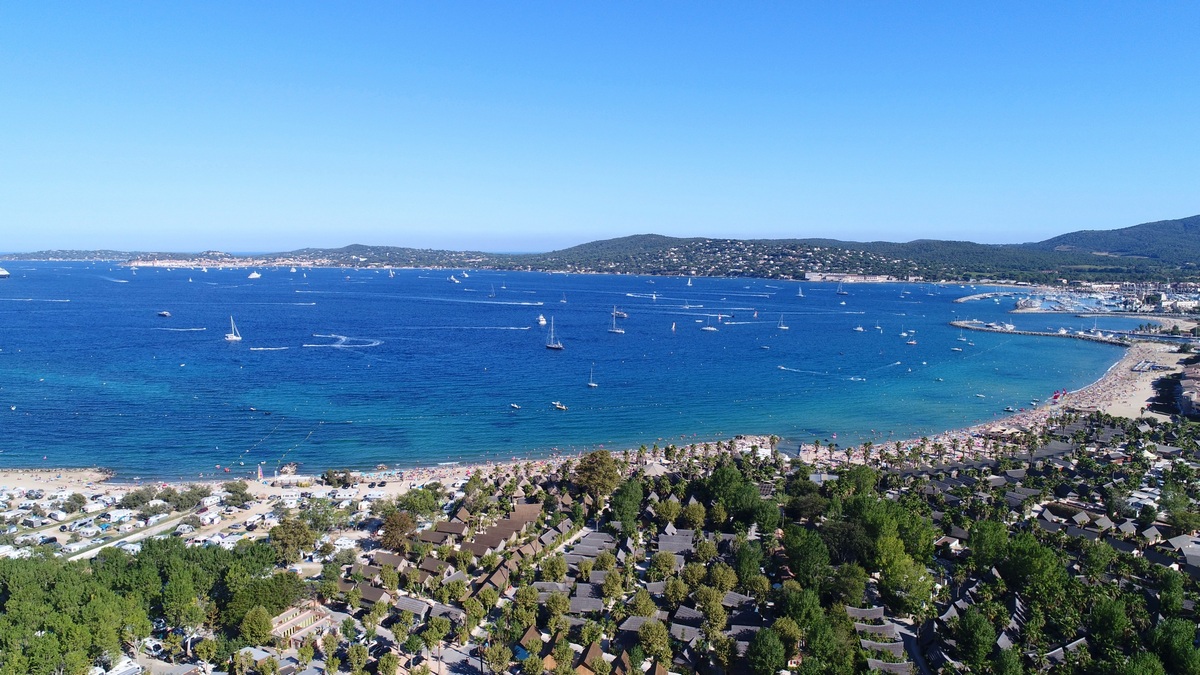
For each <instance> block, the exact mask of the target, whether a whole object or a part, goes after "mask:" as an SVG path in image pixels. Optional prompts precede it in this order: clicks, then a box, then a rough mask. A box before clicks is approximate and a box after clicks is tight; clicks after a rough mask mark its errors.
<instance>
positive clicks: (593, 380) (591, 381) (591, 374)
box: [588, 366, 600, 389]
mask: <svg viewBox="0 0 1200 675" xmlns="http://www.w3.org/2000/svg"><path fill="white" fill-rule="evenodd" d="M595 374H596V366H592V369H591V370H589V371H588V387H590V388H592V389H595V388H596V387H599V386H600V385H598V384H596V378H595V377H594V376H595Z"/></svg>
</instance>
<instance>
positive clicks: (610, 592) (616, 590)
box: [600, 571, 625, 600]
mask: <svg viewBox="0 0 1200 675" xmlns="http://www.w3.org/2000/svg"><path fill="white" fill-rule="evenodd" d="M600 590H601V592H602V593H603V594H604V599H605V600H615V599H617V598H619V597H621V596H622V595H623V594H624V593H625V581H624V579H622V578H621V575H620V574H618V573H617V572H616V571H609V573H608V574H607V575H605V577H604V583H603V584H602V585H601V588H600Z"/></svg>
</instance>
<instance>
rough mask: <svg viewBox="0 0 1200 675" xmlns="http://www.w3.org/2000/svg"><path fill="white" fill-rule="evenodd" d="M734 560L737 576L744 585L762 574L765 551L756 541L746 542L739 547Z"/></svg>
mask: <svg viewBox="0 0 1200 675" xmlns="http://www.w3.org/2000/svg"><path fill="white" fill-rule="evenodd" d="M733 560H734V563H733V564H734V566H735V568H736V571H737V578H738V580H739V581H741V582H742V584H743V585H744V584H746V583H747V582H749V581H750V580H751V579H753V578H754V577H757V576H758V575H760V574H762V560H763V551H762V546H761V545H759V543H758V542H756V541H753V542H746V543H745V544H742V545H741V546H740V547H738V550H737V553H736V554H735V555H734V558H733Z"/></svg>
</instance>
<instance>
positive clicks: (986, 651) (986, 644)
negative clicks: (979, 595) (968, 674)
mask: <svg viewBox="0 0 1200 675" xmlns="http://www.w3.org/2000/svg"><path fill="white" fill-rule="evenodd" d="M954 634H955V638H956V639H957V640H958V651H959V653H960V654H961V655H962V658H963V660H964V661H966V662H967V663H968V664H969V665H970V666H971V669H972V670H975V671H979V670H980V669H982V668H983V665H984V664H985V663H987V659H988V656H990V655H991V653H992V646H993V645H995V644H996V629H995V628H994V627H992V624H991V622H990V621H988V619H987V617H986V616H984V615H983V612H981V611H979V608H978V607H977V606H975V605H972V606H971V607H969V608H967V611H965V612H963V615H962V617H961V618H959V621H958V627H957V629H956V630H955V632H954Z"/></svg>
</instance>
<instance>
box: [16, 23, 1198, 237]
mask: <svg viewBox="0 0 1200 675" xmlns="http://www.w3.org/2000/svg"><path fill="white" fill-rule="evenodd" d="M1198 28H1200V3H1196V2H1137V3H1132V2H1091V1H1089V2H951V1H946V2H934V3H927V2H817V1H813V2H677V1H675V2H562V1H556V2H546V3H525V2H473V3H461V2H421V3H411V4H410V3H401V2H379V3H371V2H311V3H310V2H300V1H288V2H279V3H270V2H133V1H127V2H75V1H72V2H61V3H58V2H41V1H39V2H4V3H0V250H7V251H29V250H36V249H42V248H118V249H139V250H177V251H197V250H203V249H221V250H230V251H277V250H286V249H292V248H298V247H302V246H342V245H345V244H349V243H365V244H387V245H397V246H421V247H439V248H472V249H483V250H489V251H541V250H550V249H553V248H560V247H562V246H566V245H571V244H575V243H581V242H584V241H589V240H592V239H598V238H605V237H612V236H622V235H626V234H635V233H646V232H655V233H661V234H668V235H677V236H714V237H740V238H748V237H771V238H774V237H808V236H817V237H835V238H841V239H856V240H868V239H887V240H893V241H907V240H910V239H914V238H921V237H934V238H951V239H971V240H975V241H983V242H1014V241H1032V240H1039V239H1044V238H1046V237H1049V236H1052V235H1056V234H1061V233H1063V232H1067V231H1071V230H1075V229H1085V228H1086V229H1108V228H1114V227H1124V226H1128V225H1134V224H1137V223H1141V222H1146V221H1152V220H1161V219H1167V218H1178V217H1183V216H1189V215H1194V214H1196V213H1200V48H1198V46H1197V45H1198V44H1200V43H1197V41H1196V34H1197V29H1198Z"/></svg>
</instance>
